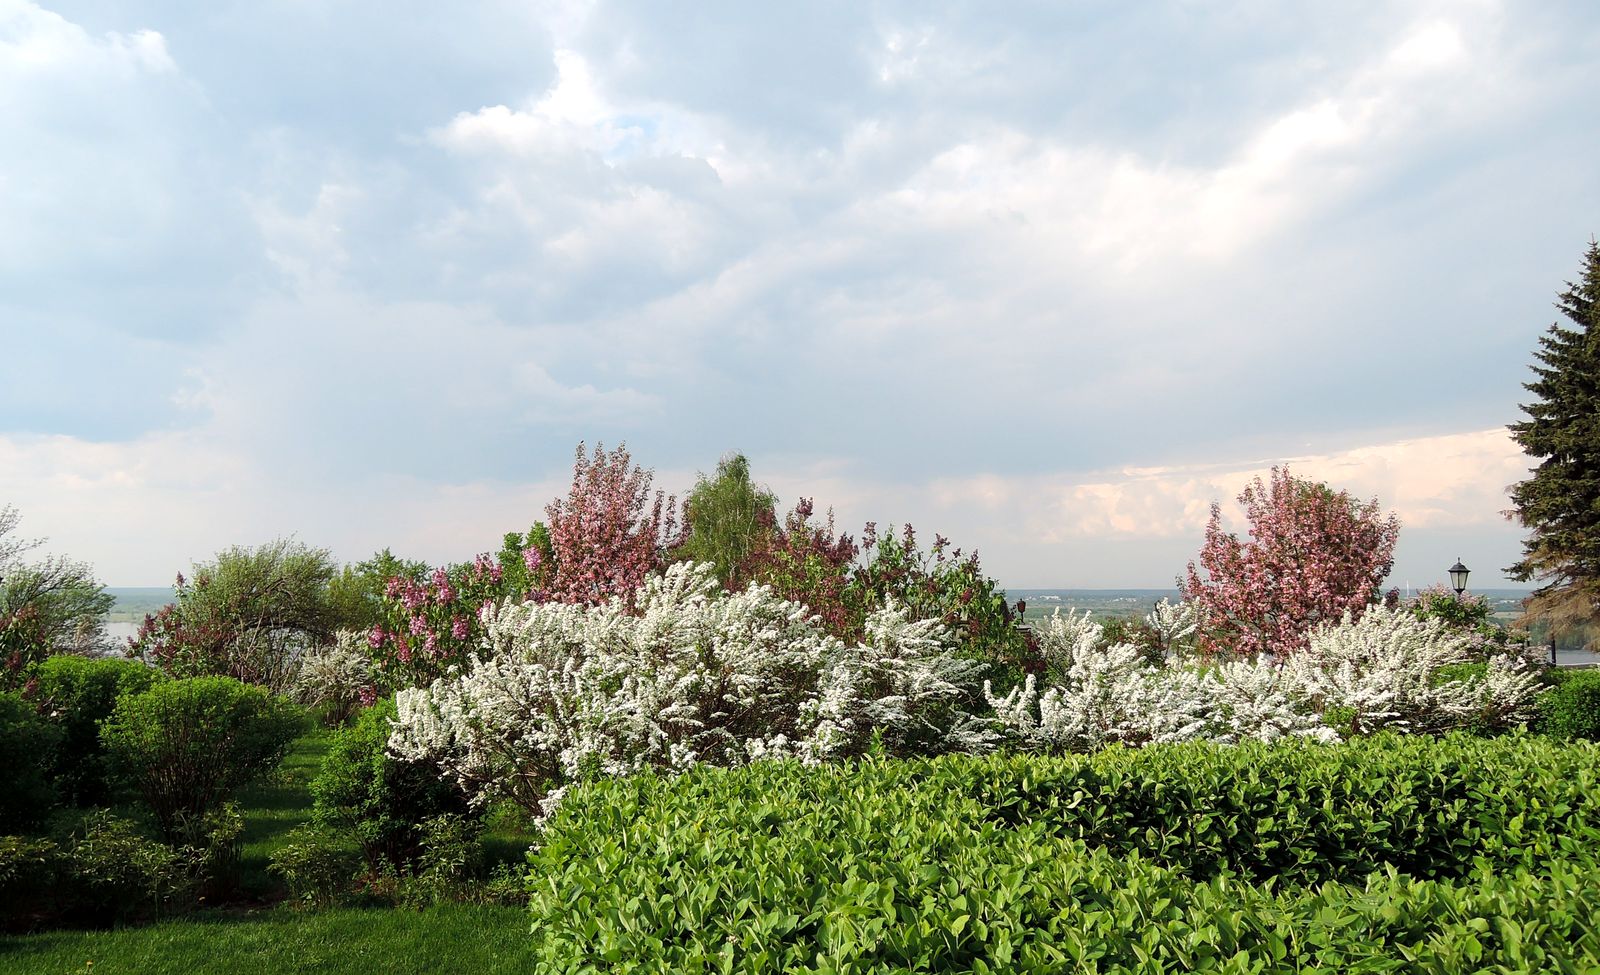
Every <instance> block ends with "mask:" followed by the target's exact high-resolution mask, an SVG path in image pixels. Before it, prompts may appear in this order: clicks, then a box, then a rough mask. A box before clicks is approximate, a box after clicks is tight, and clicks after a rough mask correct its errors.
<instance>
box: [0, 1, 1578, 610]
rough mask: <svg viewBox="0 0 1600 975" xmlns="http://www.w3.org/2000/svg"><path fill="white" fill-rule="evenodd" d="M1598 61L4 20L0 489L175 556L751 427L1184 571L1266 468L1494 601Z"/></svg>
mask: <svg viewBox="0 0 1600 975" xmlns="http://www.w3.org/2000/svg"><path fill="white" fill-rule="evenodd" d="M1302 8H1303V9H1302ZM1596 91H1600V7H1596V5H1594V4H1593V3H1591V2H1587V0H1579V2H1552V0H1538V2H1491V0H1481V2H1480V0H1459V2H1389V0H1385V2H1349V3H1340V4H1276V3H1262V2H1260V0H1249V2H1222V0H1219V2H1214V3H1197V2H1154V3H1141V4H1127V3H1121V2H1076V3H1070V4H1069V3H984V4H953V3H939V2H932V3H930V2H928V0H919V2H908V3H875V2H859V0H857V2H844V3H806V4H789V3H760V4H754V3H747V2H739V3H733V2H706V3H696V4H684V5H679V4H661V3H654V2H648V0H638V2H577V0H573V2H553V3H526V2H524V3H499V2H481V3H473V4H438V3H411V2H388V3H382V4H379V3H373V2H358V3H349V2H338V0H318V2H315V3H312V2H304V0H295V2H263V0H252V2H249V3H244V2H232V0H216V2H213V3H206V4H193V3H176V2H171V3H163V2H143V0H117V2H109V0H82V2H61V3H50V4H36V3H30V2H20V0H0V133H3V134H0V505H3V504H11V505H14V506H16V508H17V509H18V511H19V512H20V514H21V516H22V523H21V526H20V531H21V532H22V533H23V534H27V535H32V536H47V537H48V539H49V543H48V546H47V547H48V549H49V550H51V551H56V552H62V553H66V554H69V555H70V556H72V557H75V558H78V559H82V560H85V561H88V562H90V563H92V564H93V565H94V566H95V568H96V570H97V572H98V574H99V576H100V577H101V578H102V579H103V580H104V581H106V582H107V583H109V584H111V585H114V586H139V585H164V584H167V583H168V582H169V581H170V580H171V578H172V577H173V575H174V574H175V573H176V572H177V571H179V570H186V569H188V567H189V566H190V564H191V563H192V562H195V561H197V560H203V559H207V558H209V557H210V556H211V555H212V553H214V552H216V551H217V550H219V549H221V548H224V547H227V546H230V545H234V544H259V543H261V542H264V541H267V540H269V539H272V538H275V537H279V536H285V535H292V536H294V537H296V538H298V539H300V540H301V541H304V542H307V543H309V544H313V545H317V546H322V547H326V548H328V549H330V550H331V551H332V552H333V553H334V555H335V556H337V557H338V558H340V559H341V560H348V561H355V560H359V559H361V558H364V557H366V556H367V555H369V554H371V553H372V552H373V551H375V550H377V549H380V548H383V547H389V548H392V549H393V550H394V551H395V552H397V553H399V554H402V555H406V556H408V557H414V558H421V559H426V560H428V561H431V562H435V563H439V562H444V561H457V560H462V559H467V558H470V557H471V556H472V555H474V554H475V553H477V552H479V551H484V550H488V549H492V548H496V547H498V539H499V538H500V536H501V535H502V534H503V533H504V532H506V531H509V530H513V529H524V528H526V527H527V526H528V525H529V524H530V523H531V522H532V521H534V520H535V519H538V518H541V517H543V510H544V507H545V505H546V504H547V503H548V502H549V501H550V500H551V499H552V498H554V497H556V496H557V495H558V494H560V493H563V492H564V490H565V486H566V484H567V483H568V481H569V480H570V472H571V464H572V456H573V450H574V448H575V446H576V445H577V444H578V442H579V441H586V442H588V443H590V444H593V443H596V442H603V443H605V444H607V445H615V444H617V443H621V442H625V443H626V444H627V446H628V448H629V450H630V451H631V453H632V455H633V456H634V458H635V459H636V460H637V461H639V462H640V463H641V464H643V465H645V466H647V467H650V468H653V469H654V471H655V483H656V485H657V486H658V487H661V488H664V489H666V490H668V491H669V492H677V493H679V494H681V493H683V492H684V491H685V490H686V489H687V488H688V487H689V486H690V485H692V484H693V482H694V479H695V476H696V474H697V472H710V471H712V470H713V469H714V468H715V465H716V463H717V460H718V458H719V457H720V456H722V455H723V454H725V453H726V452H728V451H731V450H738V451H742V452H743V453H744V454H745V455H746V456H748V457H749V459H750V462H751V467H752V470H753V473H754V474H755V476H756V478H757V479H758V480H760V481H762V482H764V483H765V484H767V485H768V486H770V487H771V488H772V490H774V491H775V492H776V493H777V494H778V495H779V496H780V498H781V499H782V500H783V502H784V503H785V506H787V505H789V504H792V503H793V501H794V500H795V499H797V498H799V497H801V496H805V497H812V498H814V499H815V500H816V503H817V505H818V507H819V508H827V507H832V508H833V509H834V510H835V513H836V517H837V521H838V523H839V524H840V525H841V527H844V528H847V529H850V530H858V529H859V527H860V526H861V524H862V523H863V522H865V521H867V520H874V521H877V522H879V523H896V522H904V521H910V522H912V523H913V524H915V525H916V526H917V527H918V528H919V530H920V531H921V532H922V533H923V536H924V537H929V536H930V535H931V533H933V532H938V533H940V534H943V535H946V536H948V537H949V538H951V539H952V541H953V543H954V544H956V545H959V546H963V547H965V548H967V549H969V550H970V549H974V548H975V549H976V550H977V551H978V552H979V553H980V555H981V556H982V558H983V562H984V565H985V568H986V569H987V571H988V572H989V573H990V574H992V575H993V576H995V577H996V578H997V579H999V580H1000V582H1001V583H1002V584H1003V585H1008V586H1013V587H1070V588H1121V587H1152V588H1158V587H1167V586H1170V585H1172V583H1173V581H1174V579H1175V578H1176V577H1177V576H1178V575H1179V574H1180V573H1181V572H1182V571H1183V568H1184V565H1185V563H1187V562H1188V561H1189V560H1191V559H1193V558H1195V557H1196V555H1197V553H1198V550H1199V547H1200V542H1201V537H1202V533H1203V531H1204V527H1205V523H1206V520H1207V517H1208V514H1209V509H1210V505H1211V503H1212V502H1213V501H1219V502H1222V503H1223V505H1224V512H1225V517H1226V518H1227V520H1228V523H1229V525H1230V526H1232V527H1235V528H1239V529H1242V528H1243V527H1244V526H1243V524H1242V522H1241V521H1240V520H1239V516H1238V512H1237V507H1236V505H1235V504H1234V502H1233V498H1234V497H1235V496H1236V495H1237V494H1238V492H1239V491H1240V489H1241V488H1242V487H1243V486H1244V485H1245V484H1246V483H1247V482H1248V481H1249V480H1250V478H1252V477H1255V476H1259V475H1264V474H1266V473H1267V472H1268V471H1269V470H1270V469H1271V468H1272V467H1273V466H1274V465H1281V464H1287V465H1288V466H1289V467H1290V469H1291V471H1293V472H1294V473H1295V474H1297V475H1302V476H1307V477H1314V478H1317V479H1319V480H1326V481H1327V482H1328V483H1329V484H1331V485H1332V486H1334V487H1336V488H1340V489H1346V490H1349V491H1350V492H1351V493H1352V494H1354V495H1356V496H1358V497H1361V498H1363V499H1366V498H1376V499H1377V500H1378V501H1379V502H1380V504H1382V505H1383V506H1384V507H1385V508H1386V509H1390V510H1394V511H1395V512H1397V513H1398V514H1399V516H1400V518H1401V521H1402V525H1403V527H1402V531H1401V535H1400V543H1399V547H1398V549H1397V553H1396V557H1397V561H1396V566H1395V572H1394V575H1393V576H1391V583H1392V584H1394V585H1396V586H1405V585H1408V584H1409V585H1413V586H1417V587H1420V586H1423V585H1428V584H1432V583H1438V582H1443V581H1444V578H1445V574H1444V569H1445V567H1446V566H1448V565H1449V564H1450V563H1451V562H1453V561H1455V559H1456V558H1458V557H1459V558H1461V559H1463V560H1464V561H1465V562H1466V563H1467V565H1468V566H1469V567H1470V568H1472V569H1473V570H1474V574H1473V577H1472V583H1473V585H1474V586H1485V587H1490V586H1497V585H1504V584H1505V579H1504V576H1503V574H1502V567H1503V566H1506V565H1509V564H1510V563H1512V562H1513V561H1515V560H1516V558H1517V557H1518V554H1519V551H1520V541H1521V537H1522V532H1521V530H1520V528H1518V527H1517V526H1516V525H1515V524H1513V523H1511V522H1508V521H1507V520H1506V519H1505V517H1503V515H1502V512H1503V511H1504V509H1506V508H1508V507H1509V500H1508V498H1507V496H1506V488H1507V486H1508V485H1510V484H1512V483H1514V482H1516V481H1518V480H1520V479H1522V478H1523V477H1525V476H1526V472H1527V469H1528V466H1529V463H1530V461H1529V459H1528V458H1526V457H1525V456H1524V455H1522V454H1521V453H1520V451H1519V449H1518V448H1517V446H1516V445H1515V444H1514V443H1513V442H1512V441H1511V440H1510V438H1509V436H1508V434H1507V432H1506V430H1505V425H1506V424H1507V423H1511V422H1514V421H1516V420H1517V419H1519V418H1520V417H1521V413H1520V412H1519V408H1518V404H1519V403H1522V402H1526V401H1527V398H1528V397H1527V395H1526V393H1525V391H1524V390H1523V389H1522V386H1521V384H1522V383H1523V382H1524V381H1526V380H1527V379H1528V378H1529V377H1530V373H1529V364H1530V362H1531V355H1532V352H1533V350H1534V349H1535V347H1536V345H1537V341H1538V337H1539V335H1540V334H1541V333H1542V331H1543V330H1544V329H1545V328H1547V327H1548V326H1549V325H1550V324H1551V323H1552V322H1553V321H1555V320H1556V319H1557V317H1558V315H1557V313H1556V311H1555V309H1554V308H1553V302H1554V300H1555V297H1556V295H1557V293H1558V292H1559V291H1561V290H1562V288H1563V286H1564V283H1565V282H1566V281H1567V280H1568V279H1570V278H1573V277H1575V276H1576V274H1577V271H1578V265H1579V261H1580V259H1581V257H1582V254H1583V251H1584V248H1585V246H1586V245H1587V242H1588V241H1589V239H1590V238H1591V236H1592V235H1594V234H1596V233H1597V232H1600V169H1597V167H1596V164H1595V160H1596V158H1597V155H1600V152H1597V150H1600V127H1596V126H1595V125H1594V124H1593V122H1594V110H1595V109H1594V93H1595V92H1596Z"/></svg>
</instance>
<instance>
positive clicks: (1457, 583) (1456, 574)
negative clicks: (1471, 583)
mask: <svg viewBox="0 0 1600 975" xmlns="http://www.w3.org/2000/svg"><path fill="white" fill-rule="evenodd" d="M1471 571H1472V570H1471V569H1469V568H1467V567H1466V566H1464V565H1462V564H1461V560H1460V559H1456V564H1455V565H1452V566H1451V567H1450V569H1449V572H1450V586H1451V588H1453V589H1455V591H1456V595H1457V596H1459V595H1461V594H1462V593H1464V592H1466V591H1467V573H1469V572H1471Z"/></svg>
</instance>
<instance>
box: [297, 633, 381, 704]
mask: <svg viewBox="0 0 1600 975" xmlns="http://www.w3.org/2000/svg"><path fill="white" fill-rule="evenodd" d="M371 685H372V657H371V655H370V652H369V651H368V649H367V638H366V634H364V633H357V632H355V631H352V630H340V631H339V632H338V633H336V634H335V635H334V640H333V642H332V643H330V644H327V645H326V646H320V647H313V648H311V649H310V650H307V651H306V652H305V653H304V654H303V655H302V656H301V657H300V663H299V672H298V673H297V675H296V677H295V683H294V697H295V699H296V700H297V701H299V702H300V703H301V704H305V705H308V706H310V707H322V708H326V709H327V712H328V719H329V720H331V721H334V722H336V723H337V722H341V721H343V720H344V719H345V718H347V717H349V716H350V713H351V712H352V711H354V710H355V709H356V707H357V706H358V705H359V704H360V703H361V695H362V690H363V689H365V688H369V687H371Z"/></svg>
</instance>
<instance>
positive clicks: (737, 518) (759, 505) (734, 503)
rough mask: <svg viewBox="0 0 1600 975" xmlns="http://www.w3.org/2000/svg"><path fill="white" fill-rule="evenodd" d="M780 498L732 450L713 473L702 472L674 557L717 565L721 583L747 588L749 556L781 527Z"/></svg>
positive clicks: (691, 495) (730, 587)
mask: <svg viewBox="0 0 1600 975" xmlns="http://www.w3.org/2000/svg"><path fill="white" fill-rule="evenodd" d="M777 504H778V499H777V497H776V496H775V495H774V494H773V493H772V492H771V491H768V490H767V489H766V488H764V487H761V486H758V485H757V484H756V483H755V482H754V481H752V480H751V478H750V461H749V460H747V459H746V458H745V456H744V455H743V454H739V453H733V454H729V455H728V456H726V457H724V458H722V460H720V461H718V462H717V472H716V474H715V475H714V476H712V477H706V476H705V475H704V474H702V475H700V476H699V477H698V478H697V479H696V480H695V484H694V487H693V488H692V489H690V491H689V496H688V497H687V498H686V499H685V501H684V523H685V531H684V537H683V544H682V545H679V546H678V547H677V549H675V550H674V552H673V557H674V558H676V559H678V560H679V561H683V562H703V563H706V564H708V565H712V566H715V567H716V573H717V582H719V583H720V584H721V585H722V588H724V589H728V590H738V589H743V588H744V587H745V585H746V584H748V583H749V582H750V581H751V579H750V578H748V576H749V572H750V569H751V565H750V557H751V555H752V554H753V553H754V552H755V551H756V550H757V549H758V548H761V547H763V546H765V545H767V544H769V543H770V541H771V536H772V534H773V533H774V532H775V531H776V529H777V515H776V511H777Z"/></svg>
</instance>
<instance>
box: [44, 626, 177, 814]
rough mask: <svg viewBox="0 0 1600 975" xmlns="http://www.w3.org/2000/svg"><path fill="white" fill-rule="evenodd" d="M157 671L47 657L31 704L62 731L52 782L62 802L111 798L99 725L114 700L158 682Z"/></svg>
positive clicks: (125, 663)
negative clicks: (59, 793) (58, 791)
mask: <svg viewBox="0 0 1600 975" xmlns="http://www.w3.org/2000/svg"><path fill="white" fill-rule="evenodd" d="M162 677H163V675H162V673H161V671H159V670H154V669H152V668H150V667H146V666H145V665H144V664H141V663H138V662H136V661H132V660H118V659H114V658H102V659H90V658H85V657H51V658H49V659H48V660H46V661H44V663H42V664H40V665H39V675H38V679H37V683H36V684H35V687H34V693H33V697H32V700H33V702H34V704H35V706H36V707H38V709H39V711H40V713H41V714H43V715H44V716H45V717H47V718H48V719H49V720H50V722H51V723H52V724H53V725H55V726H56V727H57V728H58V729H60V731H61V735H62V738H61V747H60V749H59V750H58V751H57V753H56V757H55V764H54V766H53V769H52V778H53V779H54V781H55V783H56V787H57V788H58V789H59V790H60V792H61V798H62V799H64V800H66V801H67V802H71V803H75V804H77V805H94V804H102V803H105V802H106V801H107V800H109V799H110V798H111V789H110V787H109V782H108V780H107V768H106V763H105V753H104V749H103V748H102V747H101V744H100V722H102V721H104V720H105V719H106V718H107V717H110V715H111V712H112V711H113V710H114V709H115V708H116V704H117V699H118V698H119V697H121V696H123V695H124V694H137V693H139V692H140V691H143V690H146V689H147V688H149V687H150V686H151V685H152V684H154V683H156V682H157V681H158V680H161V679H162Z"/></svg>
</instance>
